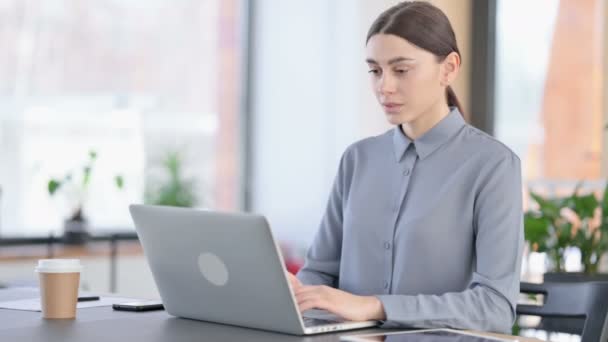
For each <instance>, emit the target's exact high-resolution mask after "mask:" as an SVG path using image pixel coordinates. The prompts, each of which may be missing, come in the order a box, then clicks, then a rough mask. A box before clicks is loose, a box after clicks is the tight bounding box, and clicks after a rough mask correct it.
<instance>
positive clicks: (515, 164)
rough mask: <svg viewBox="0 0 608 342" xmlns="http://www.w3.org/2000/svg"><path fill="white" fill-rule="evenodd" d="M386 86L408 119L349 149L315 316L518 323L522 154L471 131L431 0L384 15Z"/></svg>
mask: <svg viewBox="0 0 608 342" xmlns="http://www.w3.org/2000/svg"><path fill="white" fill-rule="evenodd" d="M366 51H367V57H368V58H367V64H368V65H369V72H370V77H371V85H372V89H373V90H374V92H375V95H376V97H377V99H378V102H379V103H380V104H381V106H382V108H383V109H384V112H385V113H386V117H387V119H388V121H389V122H390V123H391V124H393V125H396V127H395V128H394V129H392V130H390V131H388V132H386V133H385V134H383V135H380V136H377V137H372V138H368V139H364V140H361V141H359V142H356V143H355V144H353V145H351V146H350V147H349V148H348V149H347V150H346V151H345V152H344V154H343V156H342V159H341V162H340V166H339V170H338V175H337V177H336V180H335V182H334V186H333V189H332V191H331V194H330V198H329V203H328V206H327V211H326V213H325V215H324V217H323V220H322V222H321V225H320V228H319V231H318V233H317V234H316V236H315V239H314V242H313V244H312V246H311V247H310V249H309V251H308V253H307V256H306V262H305V265H304V267H303V268H302V269H301V270H300V272H299V273H298V274H297V278H296V277H295V276H293V275H290V281H291V283H292V286H293V287H294V291H295V294H296V299H297V302H298V305H299V308H300V310H301V311H305V310H308V309H312V308H318V309H326V310H329V311H331V312H333V313H335V314H338V315H340V316H342V317H344V318H346V319H349V320H381V321H383V327H450V328H461V329H475V330H482V331H495V332H508V331H510V328H511V325H512V324H513V322H514V319H515V305H516V298H517V296H518V293H519V272H520V265H521V253H522V247H523V220H522V192H521V171H520V161H519V159H518V157H517V156H516V155H515V154H514V153H513V152H512V151H511V150H509V149H508V148H507V147H506V146H504V145H503V144H501V143H500V142H498V141H497V140H495V139H494V138H492V137H491V136H489V135H486V134H485V133H483V132H481V131H479V130H477V129H475V128H473V127H471V126H469V125H468V124H466V123H465V121H464V119H463V117H462V114H461V113H462V110H461V108H460V105H459V103H458V100H457V98H456V95H455V94H454V92H453V91H452V89H451V87H450V84H452V82H454V79H455V78H456V76H457V75H458V71H459V69H460V53H459V51H458V47H457V45H456V39H455V36H454V32H453V30H452V28H451V25H450V23H449V21H448V19H447V17H446V16H445V15H444V14H443V13H442V12H441V11H440V10H439V9H438V8H436V7H434V6H433V5H431V4H429V3H426V2H403V3H400V4H398V5H395V6H394V7H392V8H390V9H388V10H387V11H385V12H384V13H382V14H381V15H380V16H379V17H378V19H376V21H375V22H374V23H373V24H372V26H371V28H370V30H369V33H368V36H367V45H366Z"/></svg>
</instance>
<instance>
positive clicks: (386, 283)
mask: <svg viewBox="0 0 608 342" xmlns="http://www.w3.org/2000/svg"><path fill="white" fill-rule="evenodd" d="M384 288H385V289H388V281H385V282H384Z"/></svg>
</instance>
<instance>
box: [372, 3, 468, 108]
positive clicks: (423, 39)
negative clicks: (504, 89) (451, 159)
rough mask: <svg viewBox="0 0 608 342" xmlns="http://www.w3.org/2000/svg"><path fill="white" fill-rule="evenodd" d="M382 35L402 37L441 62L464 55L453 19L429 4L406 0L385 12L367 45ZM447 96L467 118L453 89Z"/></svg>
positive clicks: (449, 88) (378, 19) (376, 23)
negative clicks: (453, 53)
mask: <svg viewBox="0 0 608 342" xmlns="http://www.w3.org/2000/svg"><path fill="white" fill-rule="evenodd" d="M380 33H383V34H392V35H395V36H399V37H401V38H403V39H405V40H407V41H408V42H410V43H412V44H414V45H416V46H418V47H419V48H421V49H423V50H426V51H428V52H430V53H432V54H434V55H435V56H437V60H438V61H443V60H444V59H445V58H446V57H447V56H448V55H449V54H450V53H452V52H456V53H458V55H460V51H459V50H458V45H457V44H456V35H454V30H452V25H451V24H450V20H449V19H448V17H447V16H446V15H445V14H444V13H443V12H442V11H441V10H440V9H439V8H437V7H435V6H434V5H432V4H430V3H428V2H426V1H404V2H401V3H399V4H397V5H395V6H393V7H391V8H389V9H387V10H386V11H384V12H382V14H380V16H379V17H378V18H377V19H376V21H374V23H373V24H372V26H371V27H370V28H369V31H368V32H367V39H366V40H365V43H366V44H367V42H368V41H369V40H370V38H371V37H372V36H374V35H376V34H380ZM446 97H447V101H448V106H456V107H457V108H458V110H459V111H460V113H461V114H463V115H464V112H463V110H462V106H461V105H460V101H458V98H457V97H456V94H455V93H454V90H453V89H452V87H451V86H448V87H447V88H446Z"/></svg>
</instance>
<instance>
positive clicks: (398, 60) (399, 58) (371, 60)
mask: <svg viewBox="0 0 608 342" xmlns="http://www.w3.org/2000/svg"><path fill="white" fill-rule="evenodd" d="M365 61H366V62H367V63H369V64H380V63H378V62H376V61H375V60H373V59H371V58H367V59H366V60H365ZM412 61H414V59H413V58H408V57H395V58H391V59H389V60H388V64H389V65H391V64H395V63H399V62H412Z"/></svg>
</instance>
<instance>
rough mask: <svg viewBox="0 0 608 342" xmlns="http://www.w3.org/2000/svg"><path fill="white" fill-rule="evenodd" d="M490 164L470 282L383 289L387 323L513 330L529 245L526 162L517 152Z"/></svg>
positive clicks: (478, 207)
mask: <svg viewBox="0 0 608 342" xmlns="http://www.w3.org/2000/svg"><path fill="white" fill-rule="evenodd" d="M486 166H487V167H486V170H485V171H488V172H487V173H485V174H484V173H482V174H481V175H480V177H479V180H480V184H479V186H478V187H477V188H478V189H479V190H478V193H477V194H476V199H475V208H474V216H473V217H474V225H475V226H474V231H475V249H476V250H475V252H476V253H475V254H476V261H475V263H476V264H475V272H474V273H473V275H472V278H471V281H470V283H469V286H468V288H467V289H466V290H464V291H462V292H453V293H444V294H441V295H424V294H423V295H396V294H395V295H392V294H389V295H378V296H377V297H378V298H379V299H380V301H381V302H382V304H383V306H384V311H385V313H386V321H385V322H384V323H383V327H387V328H392V327H417V328H456V329H472V330H480V331H495V332H503V333H504V332H510V330H511V326H512V325H513V323H514V321H515V317H516V314H515V307H516V303H517V298H518V296H519V275H520V270H521V257H522V250H523V210H522V183H521V168H520V162H519V159H518V158H517V156H515V155H513V154H510V155H508V156H506V157H504V158H502V159H501V160H500V161H499V162H494V163H491V165H486ZM430 271H432V270H430Z"/></svg>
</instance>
